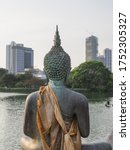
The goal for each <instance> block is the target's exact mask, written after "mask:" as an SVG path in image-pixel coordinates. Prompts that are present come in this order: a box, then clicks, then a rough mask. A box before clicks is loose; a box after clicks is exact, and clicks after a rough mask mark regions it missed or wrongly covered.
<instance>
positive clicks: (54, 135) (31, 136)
mask: <svg viewBox="0 0 130 150" xmlns="http://www.w3.org/2000/svg"><path fill="white" fill-rule="evenodd" d="M44 70H45V73H46V75H47V77H48V79H49V82H48V85H46V86H42V87H41V88H40V90H39V91H36V92H33V93H31V94H29V95H28V97H27V99H26V103H25V116H24V126H23V132H24V134H23V137H22V138H21V147H22V149H23V150H81V149H87V148H88V149H91V146H90V148H89V146H88V145H82V144H81V137H84V138H85V137H88V135H89V130H90V127H89V106H88V101H87V98H86V97H85V96H84V95H82V94H80V93H78V92H75V91H73V90H71V89H68V88H67V87H66V86H65V82H66V79H67V76H68V75H69V73H70V70H71V60H70V57H69V55H68V54H67V53H66V52H65V51H64V50H63V48H62V47H61V40H60V36H59V31H58V26H57V27H56V33H55V36H54V46H52V48H51V50H50V51H49V52H48V53H47V54H46V55H45V58H44Z"/></svg>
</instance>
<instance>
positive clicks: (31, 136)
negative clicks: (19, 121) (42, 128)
mask: <svg viewBox="0 0 130 150" xmlns="http://www.w3.org/2000/svg"><path fill="white" fill-rule="evenodd" d="M36 100H37V92H35V93H32V94H30V95H29V96H28V97H27V99H26V103H25V112H24V126H23V132H24V136H23V137H22V138H21V146H22V149H23V150H42V147H41V144H40V143H39V138H38V137H39V135H38V131H37V124H36Z"/></svg>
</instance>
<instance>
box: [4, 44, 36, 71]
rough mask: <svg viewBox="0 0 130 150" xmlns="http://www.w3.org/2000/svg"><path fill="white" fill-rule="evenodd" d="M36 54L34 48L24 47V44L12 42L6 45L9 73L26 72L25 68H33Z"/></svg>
mask: <svg viewBox="0 0 130 150" xmlns="http://www.w3.org/2000/svg"><path fill="white" fill-rule="evenodd" d="M33 59H34V54H33V50H32V48H27V47H24V45H23V44H16V43H15V42H11V44H10V45H6V69H7V70H8V71H9V73H12V74H17V73H21V72H24V69H25V68H33V63H34V62H33V61H34V60H33Z"/></svg>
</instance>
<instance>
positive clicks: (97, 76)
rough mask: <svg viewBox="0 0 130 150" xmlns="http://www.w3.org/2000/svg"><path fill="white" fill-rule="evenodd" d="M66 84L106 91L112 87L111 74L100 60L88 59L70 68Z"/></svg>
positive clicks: (72, 86) (73, 86)
mask: <svg viewBox="0 0 130 150" xmlns="http://www.w3.org/2000/svg"><path fill="white" fill-rule="evenodd" d="M67 85H68V86H69V87H71V88H85V89H88V90H90V91H105V92H108V91H112V88H113V76H112V73H111V72H110V71H109V70H108V69H107V68H106V67H105V66H104V65H103V63H102V62H98V61H89V62H85V63H82V64H80V65H79V66H78V67H76V68H74V69H73V70H72V72H71V73H70V76H69V78H68V81H67Z"/></svg>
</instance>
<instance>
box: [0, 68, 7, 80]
mask: <svg viewBox="0 0 130 150" xmlns="http://www.w3.org/2000/svg"><path fill="white" fill-rule="evenodd" d="M7 73H8V70H6V69H4V68H0V78H2V77H3V75H5V74H7Z"/></svg>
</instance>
